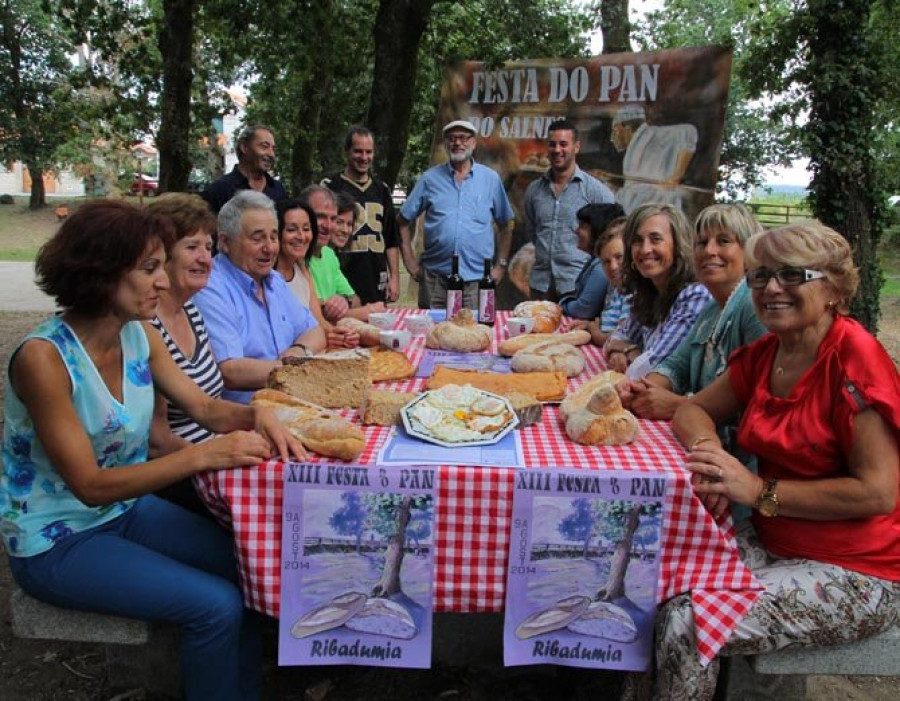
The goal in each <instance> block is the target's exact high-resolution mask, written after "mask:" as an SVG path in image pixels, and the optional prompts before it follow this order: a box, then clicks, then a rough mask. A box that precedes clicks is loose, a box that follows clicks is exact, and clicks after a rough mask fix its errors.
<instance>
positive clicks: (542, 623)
mask: <svg viewBox="0 0 900 701" xmlns="http://www.w3.org/2000/svg"><path fill="white" fill-rule="evenodd" d="M590 603H591V600H590V599H589V598H587V597H586V596H578V595H576V596H569V597H567V598H565V599H560V600H559V601H557V602H556V603H555V604H553V605H552V606H550V607H549V608H547V609H544V610H543V611H538V612H537V613H533V614H532V615H530V616H529V617H528V618H526V619H525V620H524V621H522V622H521V623H520V624H519V625H518V626H517V627H516V637H517V638H519V640H527V639H528V638H533V637H534V636H535V635H543V634H544V633H551V632H553V631H554V630H560V629H562V628H565V627H566V626H568V625H569V623H571V622H572V621H574V620H575V619H576V618H578V616H580V615H581V614H582V612H583V611H586V610H587V607H588V606H589V605H590Z"/></svg>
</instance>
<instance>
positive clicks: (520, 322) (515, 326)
mask: <svg viewBox="0 0 900 701" xmlns="http://www.w3.org/2000/svg"><path fill="white" fill-rule="evenodd" d="M533 328H534V317H530V316H511V317H509V319H507V320H506V330H507V331H508V332H509V335H510V336H521V335H522V334H523V333H531V330H532V329H533Z"/></svg>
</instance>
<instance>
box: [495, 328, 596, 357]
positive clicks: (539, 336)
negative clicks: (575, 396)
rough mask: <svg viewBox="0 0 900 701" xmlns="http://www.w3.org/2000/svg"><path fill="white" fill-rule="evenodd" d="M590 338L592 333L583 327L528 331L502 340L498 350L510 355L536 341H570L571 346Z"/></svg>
mask: <svg viewBox="0 0 900 701" xmlns="http://www.w3.org/2000/svg"><path fill="white" fill-rule="evenodd" d="M590 340H591V334H590V333H589V332H587V331H583V330H581V329H579V330H577V331H569V332H568V333H531V334H528V333H526V334H522V335H521V336H515V337H514V338H507V339H506V340H505V341H501V342H500V345H499V347H498V348H497V350H498V351H499V352H500V355H505V356H506V357H510V356H513V355H515V354H516V353H518V352H519V351H520V350H522V349H524V348H528V346H533V345H534V344H535V343H544V342H545V341H554V342H556V343H568V344H569V345H570V346H583V345H584V344H585V343H589V342H590Z"/></svg>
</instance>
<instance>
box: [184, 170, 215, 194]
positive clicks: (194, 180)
mask: <svg viewBox="0 0 900 701" xmlns="http://www.w3.org/2000/svg"><path fill="white" fill-rule="evenodd" d="M209 183H210V180H209V176H208V175H207V174H206V173H204V172H203V171H202V170H192V171H191V174H190V175H188V185H187V189H188V192H193V193H194V194H196V195H199V194H200V193H201V192H203V191H204V190H205V189H206V186H207V185H209Z"/></svg>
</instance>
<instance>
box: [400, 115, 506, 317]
mask: <svg viewBox="0 0 900 701" xmlns="http://www.w3.org/2000/svg"><path fill="white" fill-rule="evenodd" d="M475 133H476V132H475V127H474V125H473V124H472V123H471V122H468V121H466V120H464V119H457V120H454V121H452V122H450V123H449V124H446V125H445V126H444V129H443V135H444V150H445V151H446V152H447V157H448V159H449V161H448V162H447V163H441V164H439V165H436V166H433V167H432V168H429V169H428V170H427V171H425V172H424V173H423V174H422V177H421V178H419V180H418V182H417V183H416V185H415V187H414V188H413V190H412V192H410V193H409V197H408V198H407V199H406V202H405V203H404V205H403V207H402V208H401V209H400V213H399V216H398V217H397V225H398V227H399V231H400V253H401V254H402V256H403V264H404V265H405V266H406V269H407V270H408V271H409V274H410V276H411V277H412V279H413V280H415V281H416V282H418V283H419V306H420V307H422V308H426V309H427V308H431V309H440V308H442V307H444V306H446V304H447V277H448V276H449V275H450V266H451V260H452V257H453V255H454V254H457V255H458V256H459V274H460V275H461V276H462V279H463V281H464V282H465V286H464V289H463V306H465V307H467V308H469V309H478V280H479V279H480V278H481V277H482V276H483V275H484V261H485V260H487V259H490V260H493V262H494V265H493V267H492V269H491V276H492V277H493V278H494V280H495V281H499V280H500V279H501V278H502V277H503V275H504V273H505V271H506V267H507V266H508V265H509V260H508V258H509V247H510V244H511V242H512V227H513V224H514V223H515V222H514V219H515V214H514V213H513V209H512V205H510V203H509V198H508V197H507V196H506V191H505V190H504V189H503V183H502V182H500V176H498V175H497V173H495V172H494V171H493V170H491V169H490V168H488V167H487V166H483V165H481V164H480V163H476V162H475V160H474V159H473V158H472V154H474V153H475ZM423 212H424V213H425V241H424V244H425V245H424V250H423V252H422V257H421V259H420V260H417V259H416V256H415V254H414V253H413V248H412V235H411V232H410V229H409V225H410V222H414V221H415V219H416V217H418V216H419V215H420V214H422V213H423ZM495 222H496V224H497V226H498V229H499V231H498V234H497V237H496V238H497V245H496V248H495V246H494V238H495V237H494V223H495Z"/></svg>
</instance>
